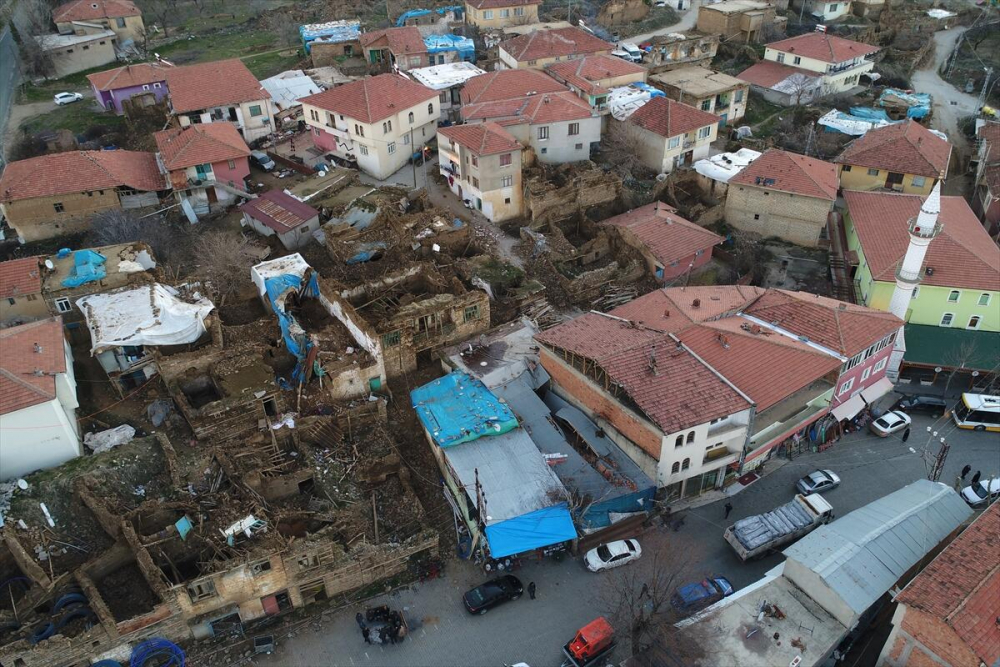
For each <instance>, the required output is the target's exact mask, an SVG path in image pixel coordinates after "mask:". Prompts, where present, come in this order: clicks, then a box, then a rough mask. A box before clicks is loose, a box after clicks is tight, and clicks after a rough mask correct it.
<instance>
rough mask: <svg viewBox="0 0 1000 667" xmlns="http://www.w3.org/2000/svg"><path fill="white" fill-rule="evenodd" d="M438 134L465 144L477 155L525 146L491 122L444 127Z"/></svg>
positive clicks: (504, 151)
mask: <svg viewBox="0 0 1000 667" xmlns="http://www.w3.org/2000/svg"><path fill="white" fill-rule="evenodd" d="M438 134H440V135H442V136H445V137H448V138H449V139H451V140H452V141H454V142H455V143H457V144H461V145H463V146H465V147H466V148H468V149H469V150H471V151H472V152H473V153H475V154H476V155H495V154H497V153H510V152H513V151H519V150H521V149H522V148H524V146H522V145H521V144H520V142H518V140H517V139H515V138H514V137H513V135H511V134H510V132H508V131H507V130H505V129H503V128H502V127H500V126H499V125H497V124H496V123H490V122H486V123H475V124H472V125H452V126H451V127H442V128H441V129H439V130H438Z"/></svg>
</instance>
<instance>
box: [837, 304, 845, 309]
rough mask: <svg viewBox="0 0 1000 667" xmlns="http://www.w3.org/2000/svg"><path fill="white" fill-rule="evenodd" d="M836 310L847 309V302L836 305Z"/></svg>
mask: <svg viewBox="0 0 1000 667" xmlns="http://www.w3.org/2000/svg"><path fill="white" fill-rule="evenodd" d="M837 310H847V304H846V303H841V304H840V305H839V306H837Z"/></svg>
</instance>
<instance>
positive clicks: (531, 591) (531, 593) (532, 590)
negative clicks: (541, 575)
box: [528, 581, 535, 600]
mask: <svg viewBox="0 0 1000 667" xmlns="http://www.w3.org/2000/svg"><path fill="white" fill-rule="evenodd" d="M528 597H529V598H531V599H532V600H534V599H535V582H533V581H532V582H531V583H530V584H528Z"/></svg>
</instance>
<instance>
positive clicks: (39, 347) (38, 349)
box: [35, 343, 42, 354]
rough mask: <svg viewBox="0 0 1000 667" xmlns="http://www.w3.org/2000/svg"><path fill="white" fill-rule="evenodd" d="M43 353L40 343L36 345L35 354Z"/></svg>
mask: <svg viewBox="0 0 1000 667" xmlns="http://www.w3.org/2000/svg"><path fill="white" fill-rule="evenodd" d="M41 353H42V346H41V345H39V344H38V343H35V354H41Z"/></svg>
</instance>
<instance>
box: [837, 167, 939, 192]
mask: <svg viewBox="0 0 1000 667" xmlns="http://www.w3.org/2000/svg"><path fill="white" fill-rule="evenodd" d="M837 171H838V173H839V176H840V187H841V188H843V189H844V190H860V191H867V190H876V189H878V188H883V187H885V179H886V178H888V176H889V172H888V171H887V170H885V169H878V170H875V173H874V174H869V173H868V172H869V168H868V167H861V166H858V165H838V167H837ZM914 178H915V176H914V175H913V174H903V183H902V189H901V190H899V189H897V192H903V193H905V194H908V195H929V194H930V193H931V190H932V189H933V188H934V184H935V183H937V179H934V178H930V177H927V176H925V177H924V184H923V185H921V186H917V185H914V184H913V179H914ZM916 178H919V177H916ZM896 187H897V188H898V187H899V186H898V185H897V186H896Z"/></svg>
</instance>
